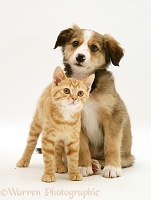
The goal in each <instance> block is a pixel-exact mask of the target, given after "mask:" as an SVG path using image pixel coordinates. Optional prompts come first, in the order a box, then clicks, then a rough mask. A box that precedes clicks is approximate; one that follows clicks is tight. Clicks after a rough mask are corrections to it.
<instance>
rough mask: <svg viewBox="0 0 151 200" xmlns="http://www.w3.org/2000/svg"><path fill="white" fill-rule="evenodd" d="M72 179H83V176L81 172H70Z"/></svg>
mask: <svg viewBox="0 0 151 200" xmlns="http://www.w3.org/2000/svg"><path fill="white" fill-rule="evenodd" d="M69 177H70V180H72V181H81V180H82V178H83V176H82V174H80V173H78V172H77V173H69Z"/></svg>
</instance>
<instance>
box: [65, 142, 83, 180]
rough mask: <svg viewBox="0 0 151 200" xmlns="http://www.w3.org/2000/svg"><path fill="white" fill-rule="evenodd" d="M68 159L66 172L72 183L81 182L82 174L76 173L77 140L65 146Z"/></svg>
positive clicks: (77, 157)
mask: <svg viewBox="0 0 151 200" xmlns="http://www.w3.org/2000/svg"><path fill="white" fill-rule="evenodd" d="M66 151H67V158H68V172H69V177H70V179H71V180H72V181H81V180H82V174H80V173H79V172H78V160H79V140H75V141H72V142H69V143H68V144H66Z"/></svg>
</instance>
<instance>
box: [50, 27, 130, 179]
mask: <svg viewBox="0 0 151 200" xmlns="http://www.w3.org/2000/svg"><path fill="white" fill-rule="evenodd" d="M58 46H61V47H62V52H63V62H64V65H65V72H66V74H67V76H68V77H73V78H76V79H83V78H85V77H87V76H88V75H90V74H92V73H95V81H94V83H93V86H92V90H91V94H90V98H89V100H88V102H87V103H86V105H85V106H84V109H83V113H82V130H81V144H80V157H79V166H80V169H81V171H82V173H83V176H88V175H91V174H92V173H93V171H92V164H94V165H95V162H94V163H92V160H91V158H93V159H96V160H98V161H99V163H100V164H101V167H103V168H104V169H103V171H102V175H103V176H104V177H106V178H114V177H119V176H121V174H122V172H121V167H129V166H131V165H133V163H134V156H133V155H132V154H131V145H132V136H131V125H130V119H129V116H128V113H127V109H126V107H125V105H124V103H123V101H122V99H121V98H120V96H119V95H118V93H117V92H116V89H115V84H114V78H113V76H112V74H111V72H109V71H108V69H107V68H108V66H109V64H110V63H111V62H112V64H113V65H115V66H118V65H119V62H120V59H121V58H122V56H123V49H122V48H121V47H120V46H119V44H118V42H117V41H116V40H115V39H114V38H112V37H111V36H109V35H101V34H99V33H97V32H95V31H91V30H86V29H80V28H79V27H78V26H76V25H74V26H73V27H72V28H69V29H66V30H63V31H61V32H60V34H59V35H58V38H57V41H56V44H55V47H54V48H57V47H58ZM96 163H97V162H96Z"/></svg>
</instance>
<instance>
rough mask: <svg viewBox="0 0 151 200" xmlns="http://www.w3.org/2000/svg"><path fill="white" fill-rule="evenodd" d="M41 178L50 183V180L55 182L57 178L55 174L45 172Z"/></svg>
mask: <svg viewBox="0 0 151 200" xmlns="http://www.w3.org/2000/svg"><path fill="white" fill-rule="evenodd" d="M41 180H42V181H44V182H48V183H49V182H54V181H55V180H56V178H55V175H54V174H44V175H43V176H42V178H41Z"/></svg>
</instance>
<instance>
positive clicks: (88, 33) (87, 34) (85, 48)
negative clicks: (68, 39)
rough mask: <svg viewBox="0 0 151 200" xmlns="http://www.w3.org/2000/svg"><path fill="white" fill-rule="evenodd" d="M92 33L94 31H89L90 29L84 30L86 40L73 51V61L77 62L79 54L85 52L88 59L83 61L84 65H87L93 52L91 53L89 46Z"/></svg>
mask: <svg viewBox="0 0 151 200" xmlns="http://www.w3.org/2000/svg"><path fill="white" fill-rule="evenodd" d="M92 34H93V31H89V30H84V31H83V38H84V42H83V43H82V44H81V45H80V46H79V47H78V48H77V49H76V50H75V52H74V53H73V55H72V57H71V58H70V62H71V63H76V62H77V61H76V56H77V54H84V55H85V57H86V59H85V61H84V62H83V65H84V66H86V65H87V63H88V62H89V61H90V57H91V54H90V50H89V48H88V41H89V40H90V38H91V36H92Z"/></svg>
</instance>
